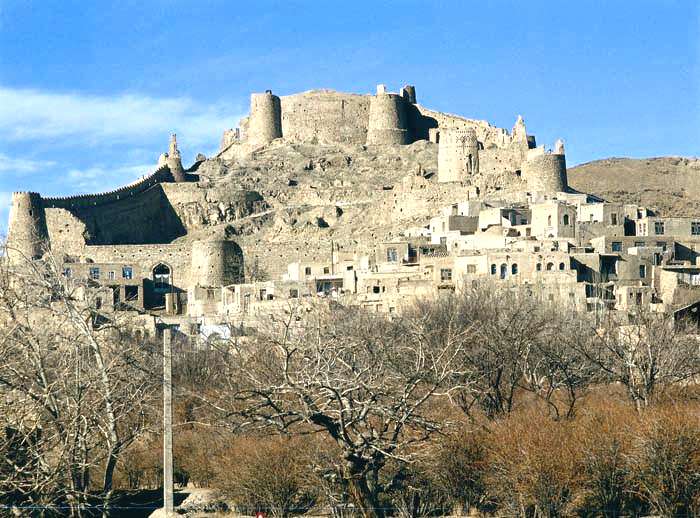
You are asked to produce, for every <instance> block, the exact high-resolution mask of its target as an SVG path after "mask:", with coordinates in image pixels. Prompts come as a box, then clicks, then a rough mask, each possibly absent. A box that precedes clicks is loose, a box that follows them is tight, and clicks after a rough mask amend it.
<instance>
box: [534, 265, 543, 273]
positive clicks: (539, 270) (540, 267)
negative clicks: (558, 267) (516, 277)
mask: <svg viewBox="0 0 700 518" xmlns="http://www.w3.org/2000/svg"><path fill="white" fill-rule="evenodd" d="M535 269H536V270H537V271H538V272H541V271H542V263H537V266H536V267H535Z"/></svg>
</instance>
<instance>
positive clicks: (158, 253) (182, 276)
mask: <svg viewBox="0 0 700 518" xmlns="http://www.w3.org/2000/svg"><path fill="white" fill-rule="evenodd" d="M84 254H85V258H86V259H89V260H92V261H93V262H95V263H121V264H125V265H130V266H132V267H133V268H134V278H135V279H138V278H144V279H150V278H151V277H152V271H153V268H154V267H155V266H156V265H157V264H159V263H163V264H166V265H168V266H169V267H170V268H171V272H172V273H171V274H172V284H173V286H175V287H177V288H181V289H185V288H187V286H190V285H191V284H192V280H193V278H192V274H191V263H192V260H191V257H192V246H191V245H190V244H189V243H174V244H168V245H97V246H87V247H85V249H84Z"/></svg>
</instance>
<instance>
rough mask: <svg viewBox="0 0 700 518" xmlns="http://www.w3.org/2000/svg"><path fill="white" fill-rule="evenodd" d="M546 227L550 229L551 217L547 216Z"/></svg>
mask: <svg viewBox="0 0 700 518" xmlns="http://www.w3.org/2000/svg"><path fill="white" fill-rule="evenodd" d="M547 226H548V227H551V226H552V216H551V215H550V216H547Z"/></svg>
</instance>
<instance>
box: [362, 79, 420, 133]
mask: <svg viewBox="0 0 700 518" xmlns="http://www.w3.org/2000/svg"><path fill="white" fill-rule="evenodd" d="M405 103H406V101H405V99H404V98H403V97H402V96H400V95H396V94H390V93H386V91H385V90H384V86H383V85H379V87H378V88H377V95H375V96H374V97H372V100H371V101H370V104H369V123H368V124H367V144H377V145H384V146H390V145H403V144H410V138H409V133H408V117H407V114H406V105H405Z"/></svg>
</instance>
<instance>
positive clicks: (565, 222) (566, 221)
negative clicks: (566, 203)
mask: <svg viewBox="0 0 700 518" xmlns="http://www.w3.org/2000/svg"><path fill="white" fill-rule="evenodd" d="M568 224H569V215H568V214H564V225H568Z"/></svg>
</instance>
